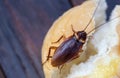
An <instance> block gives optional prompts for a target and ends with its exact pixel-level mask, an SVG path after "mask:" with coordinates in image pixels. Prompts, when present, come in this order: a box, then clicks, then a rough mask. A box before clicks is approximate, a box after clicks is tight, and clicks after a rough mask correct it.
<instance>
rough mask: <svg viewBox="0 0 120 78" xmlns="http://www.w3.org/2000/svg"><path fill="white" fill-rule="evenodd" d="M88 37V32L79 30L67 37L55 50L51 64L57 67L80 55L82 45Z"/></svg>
mask: <svg viewBox="0 0 120 78" xmlns="http://www.w3.org/2000/svg"><path fill="white" fill-rule="evenodd" d="M86 37H87V33H86V32H84V31H79V32H75V33H74V34H73V35H72V36H70V37H69V38H67V39H66V40H65V41H64V42H63V43H62V44H61V45H60V46H59V47H58V48H57V49H56V50H55V53H54V55H53V56H52V59H51V65H52V66H54V67H57V66H60V65H62V64H64V63H66V62H68V61H71V60H73V59H75V58H77V57H79V53H80V52H82V47H83V44H84V43H85V41H86Z"/></svg>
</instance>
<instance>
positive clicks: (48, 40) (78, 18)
mask: <svg viewBox="0 0 120 78" xmlns="http://www.w3.org/2000/svg"><path fill="white" fill-rule="evenodd" d="M100 3H101V4H100V5H99V7H98V8H97V11H96V13H95V15H94V19H93V20H92V21H91V23H90V25H89V27H88V28H87V29H86V32H87V33H88V32H89V31H91V30H92V29H94V28H95V26H97V25H99V24H101V23H103V22H105V18H106V17H105V10H106V8H107V6H106V3H105V0H101V2H100ZM97 6H98V0H89V1H85V2H84V3H83V4H82V5H80V6H76V7H74V8H71V9H70V10H68V11H67V12H65V13H64V14H63V15H62V16H60V17H59V18H58V19H57V20H56V21H55V22H54V23H53V25H52V26H51V28H50V29H49V31H48V33H47V35H46V36H45V39H44V42H43V46H42V62H45V60H46V59H47V56H48V51H49V48H50V46H57V47H58V46H59V45H60V44H61V43H62V42H63V41H64V39H62V40H61V41H60V42H59V43H56V44H52V42H55V41H57V40H58V39H59V38H60V37H61V36H62V35H64V36H65V37H66V38H68V37H69V36H71V35H72V34H73V32H72V28H71V25H72V26H73V28H74V30H76V31H81V30H83V29H84V28H85V27H86V25H87V24H88V22H89V21H90V20H91V18H92V16H93V14H94V11H95V9H96V7H97ZM101 6H102V7H101ZM89 35H91V34H89ZM86 43H87V42H86ZM85 47H86V45H84V48H83V49H85ZM84 51H85V50H84ZM53 53H54V50H53V51H51V55H50V56H52V55H53ZM94 54H95V53H93V52H89V55H88V56H87V55H86V53H85V52H83V53H82V54H81V56H80V57H79V58H77V59H75V60H73V61H70V62H68V63H65V64H64V67H63V68H62V69H61V70H60V69H58V67H53V66H52V65H51V59H50V60H49V61H48V62H46V63H45V64H44V65H43V70H44V73H45V78H65V77H67V76H68V74H69V73H70V69H71V67H72V66H73V65H75V64H81V62H84V61H86V60H87V59H88V57H89V56H91V55H94ZM71 73H72V72H71Z"/></svg>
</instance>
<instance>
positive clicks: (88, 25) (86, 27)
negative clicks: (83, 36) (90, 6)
mask: <svg viewBox="0 0 120 78" xmlns="http://www.w3.org/2000/svg"><path fill="white" fill-rule="evenodd" d="M101 1H102V0H99V1H98V5H97V7H96V9H95V11H94V13H93V15H92V18H91V19H90V21H89V22H88V24H87V26H86V27H85V28H84V30H83V31H85V30H86V29H87V28H88V26H89V25H90V23H91V21H92V20H93V17H94V16H95V13H96V11H97V9H98V7H99V5H100V3H101Z"/></svg>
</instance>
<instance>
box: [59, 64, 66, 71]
mask: <svg viewBox="0 0 120 78" xmlns="http://www.w3.org/2000/svg"><path fill="white" fill-rule="evenodd" d="M64 65H65V64H63V65H60V66H58V69H59V70H60V73H61V70H62V68H63V67H64Z"/></svg>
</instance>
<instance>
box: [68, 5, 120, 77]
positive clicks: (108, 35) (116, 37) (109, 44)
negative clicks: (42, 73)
mask: <svg viewBox="0 0 120 78" xmlns="http://www.w3.org/2000/svg"><path fill="white" fill-rule="evenodd" d="M118 16H120V6H116V8H115V10H114V11H113V13H112V16H111V20H112V19H114V18H116V17H118ZM89 46H92V47H89ZM91 48H92V49H91ZM87 49H88V50H86V53H87V52H89V51H93V52H96V54H95V55H93V56H91V57H90V58H89V59H88V60H87V61H85V62H84V63H80V64H79V65H74V66H73V67H72V68H71V72H70V74H69V75H68V77H67V78H120V17H118V18H116V19H114V20H112V21H110V22H109V23H106V24H104V25H103V26H101V27H100V28H99V29H97V30H96V31H95V33H94V35H93V38H92V39H90V40H89V42H88V44H87ZM89 49H91V50H89Z"/></svg>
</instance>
